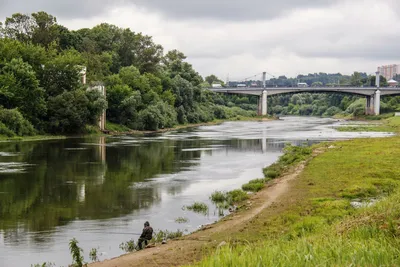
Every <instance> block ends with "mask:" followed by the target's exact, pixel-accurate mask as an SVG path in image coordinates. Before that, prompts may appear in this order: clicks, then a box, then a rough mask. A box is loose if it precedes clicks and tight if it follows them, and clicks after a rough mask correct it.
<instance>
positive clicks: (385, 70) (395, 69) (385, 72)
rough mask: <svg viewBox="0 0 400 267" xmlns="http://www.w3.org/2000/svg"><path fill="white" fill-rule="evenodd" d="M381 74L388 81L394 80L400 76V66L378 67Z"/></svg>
mask: <svg viewBox="0 0 400 267" xmlns="http://www.w3.org/2000/svg"><path fill="white" fill-rule="evenodd" d="M378 71H379V73H380V74H381V75H382V76H383V77H385V78H386V80H390V79H393V77H394V76H395V75H396V74H400V65H397V64H393V65H386V66H381V67H378Z"/></svg>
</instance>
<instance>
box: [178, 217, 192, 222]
mask: <svg viewBox="0 0 400 267" xmlns="http://www.w3.org/2000/svg"><path fill="white" fill-rule="evenodd" d="M175 222H176V223H187V222H189V219H188V218H185V217H178V218H176V219H175Z"/></svg>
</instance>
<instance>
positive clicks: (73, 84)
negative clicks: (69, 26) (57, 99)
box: [41, 50, 83, 96]
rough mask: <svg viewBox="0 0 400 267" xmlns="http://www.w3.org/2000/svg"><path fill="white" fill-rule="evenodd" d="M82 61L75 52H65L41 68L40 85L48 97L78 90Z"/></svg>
mask: <svg viewBox="0 0 400 267" xmlns="http://www.w3.org/2000/svg"><path fill="white" fill-rule="evenodd" d="M82 63H83V60H82V58H81V55H80V54H79V53H78V52H77V51H75V50H66V51H63V52H62V53H61V54H59V55H58V56H56V57H55V58H53V59H52V60H51V61H50V62H48V63H47V64H46V65H44V66H43V71H42V75H41V85H42V86H43V88H44V89H45V91H46V93H47V95H48V96H57V95H59V94H61V93H63V92H64V91H72V90H76V89H78V88H79V87H80V86H81V84H80V74H79V73H80V71H82V65H81V64H82Z"/></svg>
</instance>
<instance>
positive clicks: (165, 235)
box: [152, 230, 183, 243]
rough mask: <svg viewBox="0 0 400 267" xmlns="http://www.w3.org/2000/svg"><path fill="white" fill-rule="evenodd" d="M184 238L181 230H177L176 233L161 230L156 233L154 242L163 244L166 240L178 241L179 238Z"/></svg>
mask: <svg viewBox="0 0 400 267" xmlns="http://www.w3.org/2000/svg"><path fill="white" fill-rule="evenodd" d="M182 236H183V232H182V231H181V230H177V231H175V232H172V231H168V230H165V231H163V230H159V231H158V232H156V233H155V235H154V237H153V239H152V241H153V242H155V243H159V242H162V241H164V240H169V239H176V238H179V237H182Z"/></svg>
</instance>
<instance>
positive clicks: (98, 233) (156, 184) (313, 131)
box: [0, 117, 390, 266]
mask: <svg viewBox="0 0 400 267" xmlns="http://www.w3.org/2000/svg"><path fill="white" fill-rule="evenodd" d="M343 123H344V122H339V121H337V120H333V119H322V118H311V117H285V118H282V119H281V120H276V121H268V122H226V123H223V124H221V125H216V126H204V127H198V128H194V129H189V130H179V131H173V132H169V133H165V134H161V135H157V136H154V137H140V138H138V137H130V136H123V137H106V138H105V137H97V138H70V139H66V140H56V141H54V140H53V141H41V142H19V143H15V142H13V143H0V212H1V214H0V251H1V253H0V266H31V264H37V263H43V262H51V263H55V264H56V266H67V265H68V264H70V263H71V262H72V258H71V256H70V253H69V248H68V242H69V240H70V239H72V238H74V237H75V238H76V239H77V240H78V241H79V246H81V247H82V248H83V250H84V257H85V260H86V261H89V251H90V250H91V249H92V248H97V249H98V251H99V252H101V256H100V259H102V260H103V259H106V258H111V257H116V256H118V255H121V254H123V253H124V252H123V251H122V250H121V249H120V248H119V245H120V244H121V243H122V242H126V241H129V240H130V239H132V238H134V239H135V240H137V238H138V236H137V235H135V233H140V232H141V230H142V228H143V223H144V222H145V221H149V222H150V223H151V225H152V226H153V228H154V230H156V231H157V230H159V229H160V230H170V231H176V230H177V229H180V230H182V231H185V232H187V233H188V232H192V231H194V230H196V229H197V228H198V226H199V225H202V224H207V223H212V222H214V221H216V220H218V219H219V218H220V217H219V215H218V211H217V209H216V208H215V206H214V205H212V203H211V202H210V200H209V196H210V195H211V193H212V192H214V191H215V190H222V191H227V190H232V189H237V188H240V187H241V185H242V184H244V183H246V182H248V181H249V180H251V179H255V178H261V177H263V174H262V168H263V167H265V166H267V165H270V164H272V163H273V162H274V161H276V160H277V158H278V157H279V156H280V155H281V153H282V148H283V147H284V145H285V143H292V144H297V145H299V144H302V143H307V144H312V143H316V142H320V141H325V140H335V139H349V138H357V137H378V136H388V135H390V134H388V133H359V132H358V133H344V132H338V131H336V130H334V127H335V126H338V125H340V124H343ZM195 201H201V202H205V203H207V204H208V205H209V208H210V209H209V214H208V215H205V216H204V215H201V214H196V213H193V212H191V211H187V210H183V209H182V207H183V206H184V205H191V204H193V203H194V202H195ZM178 217H185V218H188V219H189V222H187V223H183V224H178V223H176V222H175V219H176V218H178Z"/></svg>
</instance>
